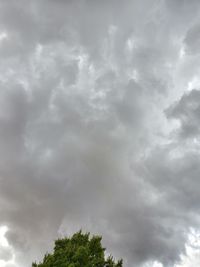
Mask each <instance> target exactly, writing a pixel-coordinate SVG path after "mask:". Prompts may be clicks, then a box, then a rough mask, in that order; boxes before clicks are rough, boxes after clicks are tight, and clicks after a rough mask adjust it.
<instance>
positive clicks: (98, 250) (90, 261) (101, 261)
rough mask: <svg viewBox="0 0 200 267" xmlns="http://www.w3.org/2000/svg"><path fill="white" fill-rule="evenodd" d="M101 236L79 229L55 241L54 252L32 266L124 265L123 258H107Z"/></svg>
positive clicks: (83, 266)
mask: <svg viewBox="0 0 200 267" xmlns="http://www.w3.org/2000/svg"><path fill="white" fill-rule="evenodd" d="M101 240H102V238H101V236H92V237H90V233H86V234H84V233H82V231H79V232H77V233H75V234H74V235H73V236H72V237H71V238H68V237H66V238H63V239H58V240H56V241H55V246H54V252H53V253H52V254H46V255H45V256H44V259H43V262H41V263H39V264H37V263H33V264H32V267H122V260H119V261H117V262H115V261H114V259H113V257H112V256H109V257H107V258H105V253H104V252H105V248H103V247H102V245H101Z"/></svg>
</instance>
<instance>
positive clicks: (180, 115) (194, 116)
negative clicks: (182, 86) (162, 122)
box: [166, 89, 200, 138]
mask: <svg viewBox="0 0 200 267" xmlns="http://www.w3.org/2000/svg"><path fill="white" fill-rule="evenodd" d="M166 113H167V116H168V117H169V118H174V119H177V120H179V121H180V124H181V125H180V128H179V134H180V135H181V137H183V138H195V137H197V138H198V135H199V130H200V128H199V127H200V124H199V123H200V91H199V90H195V89H194V90H192V91H191V92H189V93H187V94H185V95H183V96H182V98H181V99H180V100H179V101H178V102H177V103H175V104H174V105H173V106H171V107H170V108H169V109H168V110H167V112H166Z"/></svg>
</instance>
